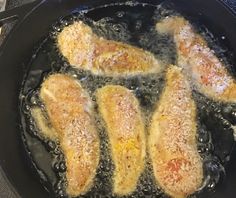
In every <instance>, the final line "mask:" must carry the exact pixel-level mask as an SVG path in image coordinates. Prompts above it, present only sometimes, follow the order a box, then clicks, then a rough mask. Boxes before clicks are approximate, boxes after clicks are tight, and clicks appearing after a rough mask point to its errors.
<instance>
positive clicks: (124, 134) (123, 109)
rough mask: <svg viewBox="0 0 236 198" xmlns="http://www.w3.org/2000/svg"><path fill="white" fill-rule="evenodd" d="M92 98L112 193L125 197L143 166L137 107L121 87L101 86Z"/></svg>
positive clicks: (126, 91)
mask: <svg viewBox="0 0 236 198" xmlns="http://www.w3.org/2000/svg"><path fill="white" fill-rule="evenodd" d="M96 96H97V102H98V106H99V111H100V113H101V116H102V118H103V120H104V121H105V125H106V129H107V133H108V137H109V141H110V145H111V153H112V159H113V161H114V165H115V170H114V176H113V182H114V184H113V187H114V189H113V191H114V193H115V194H117V195H121V196H123V195H128V194H130V193H132V192H133V191H134V190H135V188H136V185H137V181H138V179H139V177H140V175H141V173H142V171H143V169H144V164H145V152H146V143H145V142H146V141H145V132H144V123H143V119H142V116H141V112H140V109H139V103H138V100H137V99H136V98H135V96H134V95H133V94H132V93H131V91H130V90H128V89H127V88H125V87H122V86H115V85H108V86H105V87H103V88H101V89H99V90H98V91H97V94H96Z"/></svg>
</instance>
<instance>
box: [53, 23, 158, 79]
mask: <svg viewBox="0 0 236 198" xmlns="http://www.w3.org/2000/svg"><path fill="white" fill-rule="evenodd" d="M57 42H58V47H59V49H60V51H61V53H62V55H63V56H64V57H66V58H67V60H68V61H69V63H70V64H71V65H72V66H74V67H77V68H79V69H84V70H90V71H91V72H92V73H94V74H105V75H134V74H142V73H154V72H159V71H160V70H161V66H160V64H159V62H158V61H157V59H156V58H155V57H154V55H153V54H151V53H150V52H147V51H144V50H143V49H140V48H137V47H134V46H131V45H128V44H124V43H121V42H116V41H112V40H107V39H104V38H102V37H98V36H97V35H95V34H94V33H93V31H92V29H91V28H90V27H89V26H88V25H85V24H84V23H83V22H82V21H78V22H74V23H73V24H72V25H69V26H68V27H65V28H64V29H63V30H62V32H61V33H60V34H59V35H58V39H57Z"/></svg>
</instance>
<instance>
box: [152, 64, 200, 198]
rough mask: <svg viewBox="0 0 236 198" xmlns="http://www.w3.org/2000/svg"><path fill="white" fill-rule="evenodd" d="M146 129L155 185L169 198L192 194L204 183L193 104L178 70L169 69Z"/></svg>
mask: <svg viewBox="0 0 236 198" xmlns="http://www.w3.org/2000/svg"><path fill="white" fill-rule="evenodd" d="M166 78H167V79H166V80H167V82H166V83H167V84H166V87H165V88H164V90H163V93H162V96H161V99H160V101H159V102H158V104H157V105H158V106H157V109H156V110H155V112H154V114H153V116H152V120H151V124H150V130H149V137H148V150H149V154H150V158H151V162H152V166H153V171H154V176H155V179H156V182H157V184H159V185H160V186H161V188H162V189H163V190H164V191H165V192H166V193H167V194H168V195H170V196H171V197H174V198H184V197H187V196H188V195H190V194H192V193H194V192H195V191H197V190H198V188H199V187H200V186H201V184H202V181H203V162H202V159H201V157H200V156H199V154H198V150H197V142H196V130H197V127H196V105H195V103H194V101H193V99H192V96H191V89H190V87H189V84H188V82H187V79H186V78H185V76H184V74H182V72H181V68H179V67H176V66H171V67H170V68H169V69H168V70H167V74H166Z"/></svg>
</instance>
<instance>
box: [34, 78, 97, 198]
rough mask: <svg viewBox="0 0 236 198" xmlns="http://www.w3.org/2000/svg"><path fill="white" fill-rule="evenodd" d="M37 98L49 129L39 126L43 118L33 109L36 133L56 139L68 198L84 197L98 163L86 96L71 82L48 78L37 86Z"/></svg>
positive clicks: (95, 133)
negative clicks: (60, 153) (61, 152)
mask: <svg viewBox="0 0 236 198" xmlns="http://www.w3.org/2000/svg"><path fill="white" fill-rule="evenodd" d="M40 98H41V100H42V102H43V103H44V105H45V109H46V112H47V115H48V118H49V121H50V123H51V125H52V128H53V129H51V128H49V127H44V126H43V124H44V123H43V122H44V121H43V120H45V118H43V117H42V116H43V114H42V113H41V112H40V110H39V109H33V112H32V116H33V117H34V118H35V120H36V124H38V125H39V127H38V128H39V129H40V133H41V134H42V135H44V136H45V137H47V138H49V139H53V140H55V139H57V140H58V141H59V143H60V146H61V149H62V151H63V153H64V156H65V161H66V167H67V170H66V179H67V187H66V191H67V193H68V195H69V196H73V197H74V196H78V195H82V194H85V193H86V192H87V191H88V190H89V188H90V187H91V186H92V183H93V179H94V177H95V174H96V169H97V166H98V162H99V156H100V151H99V137H98V134H97V131H96V129H95V120H94V118H93V104H92V101H91V100H90V98H89V96H88V94H87V93H86V92H85V91H84V90H83V89H82V87H81V85H80V84H79V83H78V82H77V81H76V80H75V79H73V78H71V77H69V76H67V75H64V74H53V75H50V76H49V77H48V78H47V79H46V80H45V81H44V82H43V84H42V85H41V89H40Z"/></svg>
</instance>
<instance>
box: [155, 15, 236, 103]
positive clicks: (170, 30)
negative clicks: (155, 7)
mask: <svg viewBox="0 0 236 198" xmlns="http://www.w3.org/2000/svg"><path fill="white" fill-rule="evenodd" d="M156 29H157V31H159V32H160V33H167V34H171V35H173V37H174V41H175V43H176V47H177V54H178V66H180V67H182V68H183V69H184V73H185V74H186V75H187V76H188V77H189V79H190V80H191V81H192V83H193V85H194V88H196V89H197V90H198V91H199V92H201V93H202V94H204V95H206V96H208V97H211V98H213V99H215V100H218V101H223V102H236V82H235V79H234V78H233V77H232V76H231V75H230V74H229V72H228V71H227V69H226V68H225V65H224V63H223V62H222V61H220V60H219V59H218V58H217V56H216V55H215V53H214V51H213V50H211V49H210V48H209V47H208V46H207V43H206V41H205V40H204V39H203V38H202V37H201V36H200V35H199V34H198V33H196V32H195V31H194V29H193V27H192V26H191V24H190V23H189V22H188V21H187V20H185V19H184V18H183V17H178V16H174V17H168V18H165V19H163V20H162V21H160V22H159V23H157V25H156Z"/></svg>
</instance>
